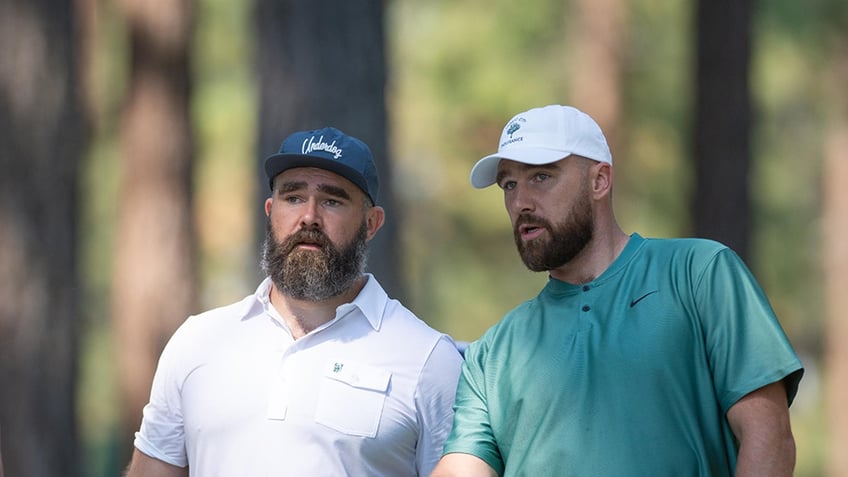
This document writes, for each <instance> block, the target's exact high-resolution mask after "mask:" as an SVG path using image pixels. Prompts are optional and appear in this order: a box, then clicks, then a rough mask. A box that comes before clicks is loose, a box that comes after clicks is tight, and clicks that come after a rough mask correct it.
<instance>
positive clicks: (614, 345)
mask: <svg viewBox="0 0 848 477" xmlns="http://www.w3.org/2000/svg"><path fill="white" fill-rule="evenodd" d="M471 183H472V185H473V186H474V187H477V188H482V187H487V186H489V185H492V184H495V183H496V184H497V185H498V186H499V187H500V188H501V189H502V190H503V193H504V204H505V206H506V210H507V213H508V215H509V218H510V220H511V222H512V225H513V229H514V234H515V242H516V245H517V247H518V251H519V254H520V255H521V258H522V260H523V261H524V263H525V264H526V265H527V267H528V268H530V269H531V270H534V271H546V272H548V273H549V274H550V278H549V281H548V283H547V285H546V286H545V287H544V288H543V289H542V290H541V292H540V293H539V295H538V296H536V297H535V298H533V299H532V300H529V301H527V302H525V303H522V304H521V305H519V306H518V307H516V308H515V309H513V310H512V311H511V312H509V313H508V314H507V315H506V316H505V317H504V318H503V319H502V320H501V321H500V322H499V323H498V324H496V325H495V326H493V327H492V328H491V329H489V330H488V331H487V332H486V333H485V334H484V335H483V336H482V337H481V338H480V339H479V340H477V341H476V342H474V343H471V345H469V347H468V349H467V351H466V354H465V357H466V361H465V363H464V365H463V370H462V375H461V377H460V382H459V387H458V389H457V399H456V404H455V416H454V425H453V430H452V432H451V435H450V437H449V438H448V441H447V442H446V443H445V450H444V456H443V457H442V459H441V461H440V463H439V465H438V466H437V467H436V469H435V470H434V473H433V474H432V475H433V476H438V477H446V476H463V477H470V476H477V475H479V476H500V475H503V476H512V475H527V476H534V477H535V476H545V475H556V476H579V477H586V476H643V475H650V476H670V477H671V476H704V477H706V476H711V477H715V476H730V475H737V476H742V475H762V476H784V475H785V476H789V475H792V471H793V468H794V464H795V442H794V438H793V436H792V431H791V428H790V419H789V410H788V407H789V404H790V403H791V402H792V400H793V398H794V397H795V394H796V391H797V389H798V382H799V381H800V379H801V375H802V374H803V367H802V364H801V362H800V361H799V359H798V357H797V356H796V354H795V352H794V350H793V349H792V346H791V345H790V343H789V341H788V339H787V338H786V335H785V334H784V332H783V330H782V329H781V327H780V324H779V323H778V321H777V318H776V317H775V315H774V312H773V311H772V309H771V306H770V305H769V303H768V300H767V298H766V297H765V295H764V294H763V292H762V290H761V288H760V286H759V285H758V284H757V282H756V280H755V278H754V277H753V276H752V274H751V273H750V271H749V270H748V269H747V268H746V267H745V265H744V264H743V262H742V261H741V260H740V259H739V257H738V256H737V255H736V254H735V253H734V252H733V251H731V250H730V249H728V248H727V247H725V246H724V245H722V244H720V243H717V242H713V241H709V240H703V239H648V238H643V237H642V236H640V235H639V234H636V233H633V234H631V235H627V234H625V233H624V232H623V231H622V229H621V228H620V227H619V225H618V223H617V222H616V219H615V217H614V214H613V208H612V187H613V167H612V157H611V155H610V152H609V148H608V147H607V143H606V139H605V138H604V135H603V133H602V131H601V129H600V127H598V125H597V124H596V123H595V121H594V120H592V119H591V118H590V117H589V116H588V115H586V114H585V113H583V112H581V111H579V110H577V109H575V108H572V107H567V106H559V105H552V106H547V107H543V108H535V109H531V110H529V111H526V112H523V113H520V114H518V115H516V116H515V117H513V118H512V119H511V120H510V121H509V122H508V123H507V125H506V126H505V127H504V130H503V133H502V135H501V141H500V146H499V149H498V152H497V153H496V154H492V155H490V156H487V157H484V158H483V159H481V160H480V161H479V162H477V164H476V165H475V166H474V168H473V169H472V171H471Z"/></svg>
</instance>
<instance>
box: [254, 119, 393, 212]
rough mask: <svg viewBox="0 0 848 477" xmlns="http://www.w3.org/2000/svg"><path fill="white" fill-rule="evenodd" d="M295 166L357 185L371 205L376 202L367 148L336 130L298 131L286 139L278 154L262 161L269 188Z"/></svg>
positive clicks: (371, 158)
mask: <svg viewBox="0 0 848 477" xmlns="http://www.w3.org/2000/svg"><path fill="white" fill-rule="evenodd" d="M295 167H317V168H319V169H326V170H328V171H330V172H335V173H336V174H338V175H340V176H342V177H344V178H345V179H347V180H349V181H351V182H353V183H354V184H356V185H357V186H358V187H359V188H360V189H362V191H363V192H365V195H367V196H368V198H369V199H371V203H372V204H376V203H377V192H378V190H379V184H378V182H377V167H376V166H375V165H374V156H373V155H372V154H371V150H370V149H368V146H366V145H365V143H364V142H362V141H360V140H359V139H357V138H355V137H353V136H348V135H347V134H345V133H343V132H341V131H339V130H338V129H336V128H329V127H328V128H323V129H315V130H312V131H298V132H295V133H292V134H291V135H289V137H287V138H286V139H285V140H284V141H283V144H282V145H280V151H279V152H278V153H277V154H274V155H272V156H268V158H267V159H265V174H266V175H267V176H268V185H269V186H271V188H272V189H273V188H274V177H276V176H277V174H279V173H281V172H283V171H286V170H288V169H292V168H295Z"/></svg>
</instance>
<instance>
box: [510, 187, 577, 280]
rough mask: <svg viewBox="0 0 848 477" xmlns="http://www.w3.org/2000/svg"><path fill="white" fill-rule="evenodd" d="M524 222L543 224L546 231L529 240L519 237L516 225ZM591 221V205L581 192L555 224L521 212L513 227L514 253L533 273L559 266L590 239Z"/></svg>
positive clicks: (574, 254)
mask: <svg viewBox="0 0 848 477" xmlns="http://www.w3.org/2000/svg"><path fill="white" fill-rule="evenodd" d="M526 222H532V223H535V224H538V225H539V226H541V227H544V228H545V229H546V230H547V231H548V237H544V236H543V237H539V238H536V239H533V240H530V241H529V242H525V241H523V240H521V234H520V233H519V231H518V230H519V225H521V224H523V223H526ZM592 222H593V214H592V206H591V204H590V203H589V196H588V194H586V193H583V191H581V194H580V197H579V198H578V200H577V202H576V203H575V204H574V206H573V207H572V208H571V213H570V214H569V218H566V220H564V221H563V222H559V223H557V224H556V225H554V224H551V223H550V222H548V221H547V220H545V219H543V218H541V217H536V216H534V215H530V214H526V215H521V216H519V217H518V220H516V222H515V227H514V229H513V234H514V236H515V245H516V246H517V247H518V254H519V255H520V256H521V260H522V261H523V262H524V265H526V266H527V268H529V269H530V270H533V271H534V272H542V271H547V270H553V269H555V268H559V267H561V266H563V265H565V264H566V263H568V262H570V261H571V260H572V259H573V258H574V257H576V256H577V254H578V253H580V252H581V251H582V250H583V249H584V248H585V247H586V244H588V243H589V242H590V241H591V240H592V227H593V226H592Z"/></svg>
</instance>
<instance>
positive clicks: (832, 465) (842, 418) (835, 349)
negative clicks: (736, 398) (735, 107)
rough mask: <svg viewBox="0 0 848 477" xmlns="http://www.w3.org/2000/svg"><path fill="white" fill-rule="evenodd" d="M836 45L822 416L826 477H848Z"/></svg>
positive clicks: (844, 54)
mask: <svg viewBox="0 0 848 477" xmlns="http://www.w3.org/2000/svg"><path fill="white" fill-rule="evenodd" d="M836 37H837V38H839V40H840V41H841V43H840V44H838V45H837V46H836V48H835V49H834V52H835V54H833V55H832V60H831V66H830V68H831V69H832V71H831V74H828V75H827V76H826V78H827V79H828V80H829V82H828V87H827V88H826V89H825V91H826V94H825V95H824V97H825V98H827V100H828V101H829V103H828V107H829V108H830V110H831V111H832V115H831V117H830V118H829V121H828V122H829V124H828V131H827V138H826V149H825V163H824V174H823V182H824V183H823V187H822V189H823V194H824V201H823V219H824V231H823V232H824V234H823V235H824V250H823V253H822V259H823V263H822V267H823V269H824V276H825V294H826V298H825V303H826V311H825V312H826V323H827V326H826V330H827V333H826V347H825V363H826V370H827V380H826V382H827V393H826V401H827V406H826V409H827V414H826V415H827V416H828V419H827V421H828V425H829V426H830V441H829V452H828V454H827V455H828V458H827V470H828V473H827V475H830V476H833V477H839V476H846V475H848V454H846V452H845V449H848V408H846V406H845V404H846V403H848V346H846V343H848V316H846V314H845V310H848V293H846V291H848V240H846V237H848V187H846V184H848V152H846V151H848V114H847V113H846V111H848V96H846V94H845V85H846V84H848V36H845V32H844V31H840V32H839V33H838V34H837V35H836Z"/></svg>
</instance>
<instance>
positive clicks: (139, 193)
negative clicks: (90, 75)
mask: <svg viewBox="0 0 848 477" xmlns="http://www.w3.org/2000/svg"><path fill="white" fill-rule="evenodd" d="M121 5H122V7H123V8H124V13H125V16H126V20H127V25H128V29H129V32H130V42H129V47H130V61H131V64H130V75H129V86H128V92H127V97H126V104H125V107H124V110H123V117H122V123H121V130H120V141H121V161H122V166H123V171H122V174H123V175H122V178H121V187H120V188H119V200H120V204H119V208H118V225H117V231H116V236H115V270H114V280H113V285H112V287H113V288H112V297H113V303H112V307H113V308H112V314H113V319H114V323H113V324H114V333H115V342H116V348H117V350H118V351H117V353H118V368H119V380H118V382H119V386H120V392H121V395H122V398H123V400H122V403H123V416H122V421H123V422H122V425H123V428H124V435H126V436H127V437H128V438H129V437H131V436H132V433H133V432H134V431H135V430H137V429H138V426H139V423H140V421H141V410H142V408H143V406H144V405H145V404H146V403H147V400H148V398H149V395H150V385H151V382H152V379H153V373H154V371H155V366H156V362H157V360H158V357H159V354H160V353H161V351H162V348H163V347H164V345H165V343H166V342H167V340H168V338H169V337H170V336H171V334H172V333H173V332H174V330H175V329H176V328H177V326H179V324H180V323H182V321H184V320H185V318H186V317H187V316H188V315H189V314H190V313H193V312H195V311H196V310H197V306H196V301H197V288H198V287H197V276H196V275H197V274H196V268H197V267H196V261H197V260H196V245H195V235H196V233H195V227H194V218H193V210H192V173H193V164H192V159H193V153H194V150H193V139H192V129H191V121H190V116H189V112H190V108H189V102H190V94H191V73H190V61H189V52H190V45H191V38H192V34H193V24H194V18H193V7H194V4H193V2H192V1H191V0H179V1H173V2H149V1H145V0H123V1H122V4H121ZM126 447H127V448H128V450H129V448H130V446H126Z"/></svg>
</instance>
